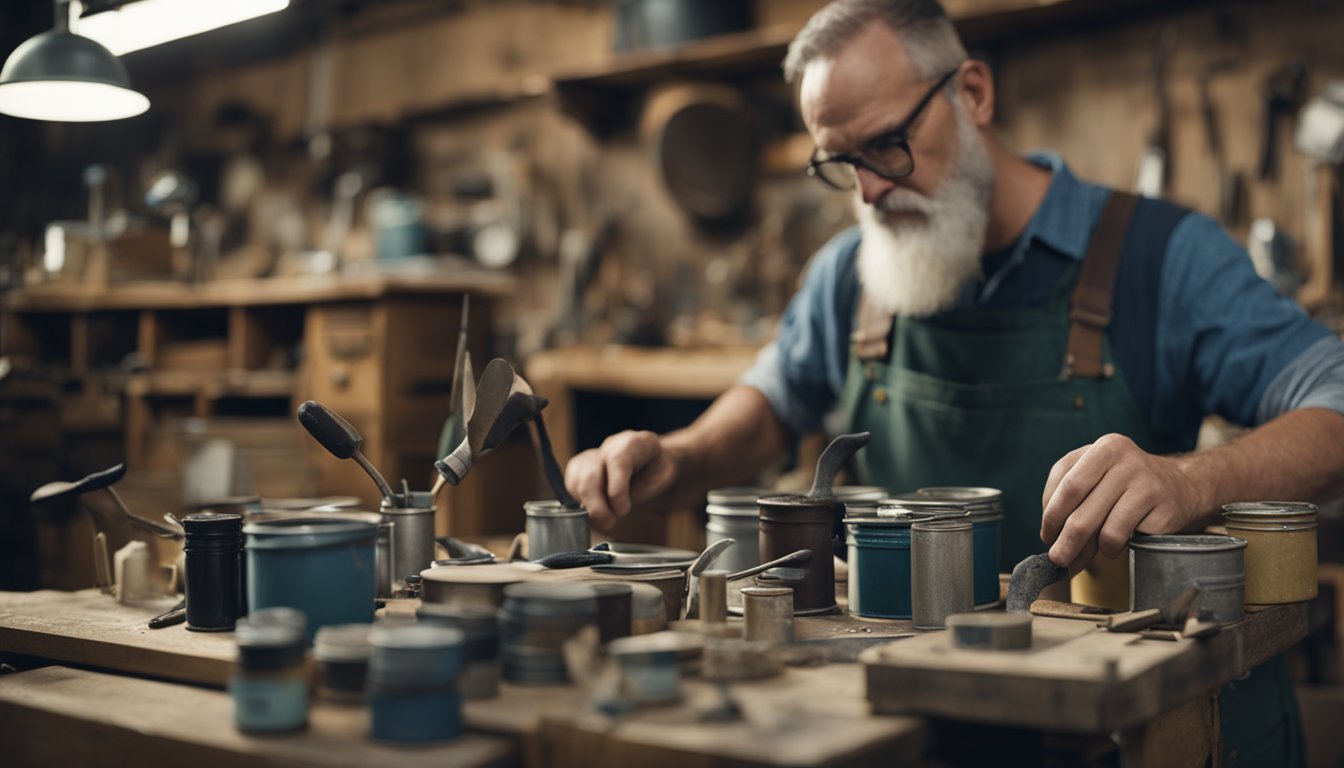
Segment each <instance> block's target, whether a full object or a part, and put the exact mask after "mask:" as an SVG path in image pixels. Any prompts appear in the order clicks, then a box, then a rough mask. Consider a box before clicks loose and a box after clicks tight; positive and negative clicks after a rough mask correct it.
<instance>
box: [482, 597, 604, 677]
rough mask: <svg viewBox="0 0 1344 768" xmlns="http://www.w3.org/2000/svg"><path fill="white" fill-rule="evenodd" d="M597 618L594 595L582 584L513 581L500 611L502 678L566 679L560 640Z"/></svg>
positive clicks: (567, 637) (566, 671)
mask: <svg viewBox="0 0 1344 768" xmlns="http://www.w3.org/2000/svg"><path fill="white" fill-rule="evenodd" d="M596 623H597V594H596V593H595V592H594V591H593V589H592V587H589V586H587V585H584V584H574V583H570V584H563V583H561V584H542V583H530V584H512V585H510V586H508V587H506V588H505V589H504V607H503V608H501V609H500V612H499V624H500V638H501V639H502V640H503V646H502V648H503V659H504V679H505V680H508V681H510V682H513V683H518V684H521V685H552V684H563V683H566V682H568V681H569V671H568V668H567V667H566V665H565V656H564V650H563V645H564V642H565V641H566V640H568V639H569V638H570V637H572V636H573V635H574V634H575V633H577V632H578V631H579V630H580V629H582V628H583V627H584V625H587V624H596Z"/></svg>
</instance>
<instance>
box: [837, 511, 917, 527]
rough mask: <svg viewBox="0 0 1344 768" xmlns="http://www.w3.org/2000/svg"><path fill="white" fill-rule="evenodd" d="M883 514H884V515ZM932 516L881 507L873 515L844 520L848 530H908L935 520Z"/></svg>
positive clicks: (856, 516)
mask: <svg viewBox="0 0 1344 768" xmlns="http://www.w3.org/2000/svg"><path fill="white" fill-rule="evenodd" d="M884 513H885V514H884ZM936 519H938V518H935V517H934V516H933V515H927V514H924V513H922V512H911V511H910V510H908V509H903V508H901V507H882V508H880V509H878V511H877V514H875V515H855V516H853V517H846V518H845V525H846V526H847V527H850V528H858V527H859V526H864V527H869V526H880V527H884V528H909V527H910V526H911V525H913V524H915V523H919V522H923V521H926V520H936Z"/></svg>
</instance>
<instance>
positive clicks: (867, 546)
mask: <svg viewBox="0 0 1344 768" xmlns="http://www.w3.org/2000/svg"><path fill="white" fill-rule="evenodd" d="M903 512H904V511H903ZM932 519H933V518H931V517H928V516H927V515H920V514H917V513H910V512H904V513H903V514H900V515H895V514H892V515H888V516H883V517H878V516H876V515H873V516H871V517H847V518H845V527H846V529H847V534H846V536H845V544H846V545H847V548H848V550H849V612H850V613H852V614H854V615H856V616H866V617H869V618H878V619H908V618H910V526H911V525H912V524H914V523H916V522H918V521H921V520H932Z"/></svg>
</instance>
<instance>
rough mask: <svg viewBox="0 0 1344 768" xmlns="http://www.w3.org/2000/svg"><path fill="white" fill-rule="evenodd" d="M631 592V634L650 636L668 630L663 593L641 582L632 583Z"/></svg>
mask: <svg viewBox="0 0 1344 768" xmlns="http://www.w3.org/2000/svg"><path fill="white" fill-rule="evenodd" d="M630 590H631V591H630V634H632V635H649V634H652V633H654V632H662V631H663V630H664V629H667V607H666V601H665V600H663V591H662V590H660V589H658V587H655V586H654V585H652V584H643V583H640V582H631V583H630Z"/></svg>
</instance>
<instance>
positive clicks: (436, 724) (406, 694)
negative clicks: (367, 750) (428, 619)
mask: <svg viewBox="0 0 1344 768" xmlns="http://www.w3.org/2000/svg"><path fill="white" fill-rule="evenodd" d="M462 641H463V635H462V632H461V631H459V630H456V629H448V628H446V627H428V626H397V627H385V628H383V627H380V628H376V629H374V630H373V631H372V632H370V633H369V644H370V645H372V646H373V654H372V656H370V658H369V713H370V719H371V721H372V726H373V727H372V729H371V730H372V732H373V737H374V738H375V739H381V740H384V741H398V742H425V741H441V740H444V739H451V738H454V737H456V736H457V735H458V734H460V733H461V732H462V701H461V696H460V695H459V694H458V691H457V675H458V671H459V670H460V669H461V666H462Z"/></svg>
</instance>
